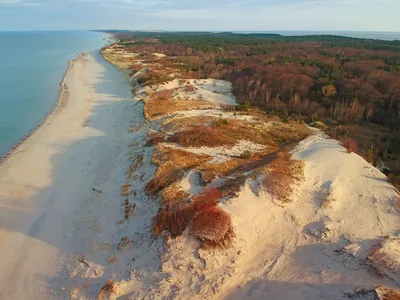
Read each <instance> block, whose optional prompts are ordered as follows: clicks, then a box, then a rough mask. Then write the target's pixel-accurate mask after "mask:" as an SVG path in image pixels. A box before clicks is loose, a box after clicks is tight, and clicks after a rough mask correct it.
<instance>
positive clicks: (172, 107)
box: [144, 98, 214, 120]
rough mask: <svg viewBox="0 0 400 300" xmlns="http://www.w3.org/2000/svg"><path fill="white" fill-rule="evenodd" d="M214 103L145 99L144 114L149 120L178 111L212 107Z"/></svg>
mask: <svg viewBox="0 0 400 300" xmlns="http://www.w3.org/2000/svg"><path fill="white" fill-rule="evenodd" d="M212 108H214V104H212V103H210V102H208V101H200V100H173V99H152V98H149V99H146V100H145V108H144V111H145V115H146V118H147V119H149V120H154V119H157V118H161V117H163V116H166V115H169V114H172V113H174V112H178V111H187V110H202V109H212Z"/></svg>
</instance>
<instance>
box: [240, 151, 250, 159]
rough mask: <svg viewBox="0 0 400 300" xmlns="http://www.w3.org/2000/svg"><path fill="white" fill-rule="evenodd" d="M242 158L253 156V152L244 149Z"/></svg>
mask: <svg viewBox="0 0 400 300" xmlns="http://www.w3.org/2000/svg"><path fill="white" fill-rule="evenodd" d="M240 158H241V159H250V158H251V152H250V151H248V150H247V151H244V152H243V153H242V154H240Z"/></svg>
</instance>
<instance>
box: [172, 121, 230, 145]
mask: <svg viewBox="0 0 400 300" xmlns="http://www.w3.org/2000/svg"><path fill="white" fill-rule="evenodd" d="M167 141H168V142H171V143H177V144H179V145H181V146H183V147H201V146H207V147H217V146H223V145H231V144H233V143H234V140H232V139H230V138H229V137H227V136H225V135H223V134H222V133H221V132H220V131H219V130H218V129H216V128H214V127H210V126H206V125H201V126H194V127H192V128H189V129H187V130H184V131H179V132H177V133H175V134H174V135H172V136H170V137H169V138H168V139H167Z"/></svg>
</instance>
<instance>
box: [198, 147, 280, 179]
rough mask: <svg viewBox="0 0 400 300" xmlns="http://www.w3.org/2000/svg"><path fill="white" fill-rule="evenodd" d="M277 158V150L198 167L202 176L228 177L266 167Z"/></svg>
mask: <svg viewBox="0 0 400 300" xmlns="http://www.w3.org/2000/svg"><path fill="white" fill-rule="evenodd" d="M275 157H276V154H275V149H271V150H269V151H264V152H259V153H256V154H253V155H252V156H251V157H250V158H249V159H247V158H240V157H239V158H232V159H230V160H228V161H225V162H221V163H206V164H203V165H201V166H199V167H198V169H199V170H200V171H201V172H202V174H208V176H209V177H211V176H212V175H211V174H213V175H214V177H215V176H218V177H227V176H231V175H234V174H235V173H244V172H248V171H251V170H254V169H256V168H259V167H262V166H265V165H266V164H268V163H270V162H271V161H272V160H273V159H274V158H275Z"/></svg>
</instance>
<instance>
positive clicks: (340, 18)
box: [0, 0, 400, 32]
mask: <svg viewBox="0 0 400 300" xmlns="http://www.w3.org/2000/svg"><path fill="white" fill-rule="evenodd" d="M399 12H400V0H108V1H106V0H0V30H80V29H130V30H172V31H180V30H181V31H182V30H196V31H200V30H204V31H392V32H400V17H399Z"/></svg>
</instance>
